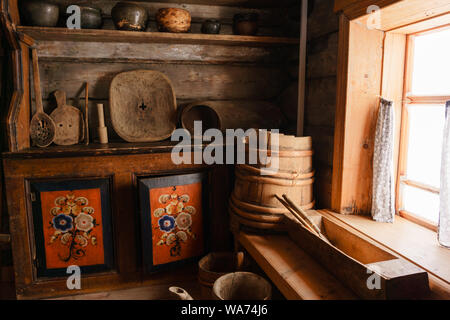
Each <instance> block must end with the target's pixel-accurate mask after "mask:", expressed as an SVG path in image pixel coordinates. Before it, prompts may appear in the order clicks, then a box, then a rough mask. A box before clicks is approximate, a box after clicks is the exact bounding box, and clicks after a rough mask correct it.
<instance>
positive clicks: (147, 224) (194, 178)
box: [139, 171, 211, 273]
mask: <svg viewBox="0 0 450 320" xmlns="http://www.w3.org/2000/svg"><path fill="white" fill-rule="evenodd" d="M208 176H209V172H208V171H202V172H195V173H184V174H183V173H181V174H177V175H168V176H159V177H152V176H150V177H140V179H139V196H140V199H139V202H140V205H141V210H140V211H141V233H142V237H141V238H142V258H143V264H144V270H145V271H146V272H148V273H152V272H156V271H159V270H167V269H170V268H172V267H174V266H178V265H182V264H186V263H189V262H192V261H195V260H198V259H199V258H200V257H201V256H203V255H204V254H206V253H207V252H208V251H209V245H208V244H209V241H208V239H209V238H210V234H209V232H208V225H209V217H210V210H211V207H210V206H209V199H208V198H209V197H208V185H207V181H208ZM193 183H201V184H202V195H201V197H202V201H201V203H202V223H203V226H202V232H203V252H202V253H201V254H200V255H197V256H193V257H190V258H187V259H183V260H179V261H174V262H169V263H165V264H159V265H154V264H153V248H152V243H153V242H152V241H153V239H152V235H153V233H152V227H151V215H152V211H153V210H152V208H151V206H150V197H149V192H150V190H151V189H154V188H163V187H170V186H174V185H176V186H181V185H189V184H193Z"/></svg>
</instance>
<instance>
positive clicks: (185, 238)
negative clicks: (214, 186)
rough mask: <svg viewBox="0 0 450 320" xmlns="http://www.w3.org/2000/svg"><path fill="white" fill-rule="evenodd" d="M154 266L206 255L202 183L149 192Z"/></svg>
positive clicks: (156, 189) (155, 189)
mask: <svg viewBox="0 0 450 320" xmlns="http://www.w3.org/2000/svg"><path fill="white" fill-rule="evenodd" d="M149 196H150V208H151V227H152V253H153V265H154V266H157V265H161V264H166V263H170V262H175V261H180V260H184V259H187V258H191V257H196V256H199V255H201V254H203V250H204V233H203V216H202V215H203V208H202V183H201V182H198V183H193V184H188V185H181V186H172V187H164V188H154V189H150V192H149Z"/></svg>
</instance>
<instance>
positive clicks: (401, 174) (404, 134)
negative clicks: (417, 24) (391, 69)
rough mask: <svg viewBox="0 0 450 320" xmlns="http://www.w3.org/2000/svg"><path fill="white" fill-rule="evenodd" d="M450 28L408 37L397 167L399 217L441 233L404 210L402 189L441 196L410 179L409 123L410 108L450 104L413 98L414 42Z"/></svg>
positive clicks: (435, 225) (437, 99)
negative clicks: (408, 164)
mask: <svg viewBox="0 0 450 320" xmlns="http://www.w3.org/2000/svg"><path fill="white" fill-rule="evenodd" d="M449 27H450V25H444V26H438V27H435V28H432V29H428V30H424V31H418V32H414V33H412V34H408V35H407V36H406V49H405V50H406V51H405V52H406V54H405V72H404V85H403V101H402V107H401V108H402V109H401V125H400V126H401V127H400V136H399V151H398V164H397V177H396V179H397V183H396V190H395V204H396V206H395V211H396V214H398V215H399V216H401V217H403V218H405V219H407V220H410V221H412V222H414V223H417V224H419V225H421V226H423V227H425V228H428V229H430V230H432V231H434V232H437V230H438V223H435V222H433V221H431V220H429V219H426V218H424V217H421V216H419V215H417V214H415V213H414V212H410V211H407V210H404V209H402V208H403V207H404V205H403V197H402V192H401V187H402V186H403V185H407V186H410V187H413V188H416V189H420V190H423V191H427V192H431V193H434V194H439V192H440V190H439V188H435V187H433V186H429V185H426V184H424V183H421V182H419V181H414V180H411V179H407V176H406V168H407V157H408V142H409V141H408V136H409V121H408V120H409V119H408V105H415V104H416V105H417V104H429V105H440V104H445V103H446V101H449V100H450V96H432V95H430V96H423V95H412V94H411V93H410V92H411V89H412V75H413V72H414V68H413V65H414V41H415V39H416V37H417V36H421V35H426V34H432V33H435V32H439V31H443V30H445V29H448V28H449Z"/></svg>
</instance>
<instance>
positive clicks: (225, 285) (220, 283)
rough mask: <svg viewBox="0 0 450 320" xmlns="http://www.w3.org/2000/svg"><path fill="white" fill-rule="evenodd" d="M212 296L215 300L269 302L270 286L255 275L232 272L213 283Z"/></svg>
mask: <svg viewBox="0 0 450 320" xmlns="http://www.w3.org/2000/svg"><path fill="white" fill-rule="evenodd" d="M213 294H214V297H215V298H216V299H217V300H269V299H270V298H271V297H272V286H271V285H270V283H269V282H268V281H267V280H266V279H264V278H263V277H260V276H258V275H257V274H254V273H251V272H234V273H228V274H226V275H223V276H221V277H220V278H218V279H217V280H216V282H214V286H213Z"/></svg>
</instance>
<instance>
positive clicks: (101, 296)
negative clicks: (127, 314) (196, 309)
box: [50, 281, 201, 300]
mask: <svg viewBox="0 0 450 320" xmlns="http://www.w3.org/2000/svg"><path fill="white" fill-rule="evenodd" d="M174 285H176V286H179V287H182V288H183V289H185V290H186V291H187V292H189V294H190V295H191V296H192V297H193V298H194V299H201V294H200V285H199V284H198V282H194V281H190V282H183V283H175V284H174ZM174 299H176V297H175V296H173V295H172V294H171V293H170V292H169V285H153V286H146V287H138V288H130V289H123V290H115V291H109V292H98V293H89V294H80V295H74V296H67V297H60V298H53V299H50V300H174Z"/></svg>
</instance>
